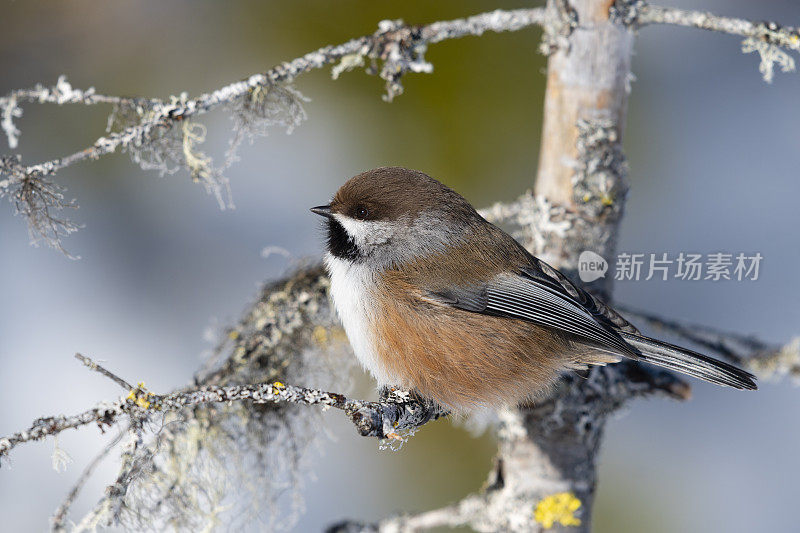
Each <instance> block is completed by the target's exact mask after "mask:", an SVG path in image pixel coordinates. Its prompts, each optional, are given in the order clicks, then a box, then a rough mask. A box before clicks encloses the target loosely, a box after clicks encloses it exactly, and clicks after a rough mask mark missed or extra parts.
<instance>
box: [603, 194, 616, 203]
mask: <svg viewBox="0 0 800 533" xmlns="http://www.w3.org/2000/svg"><path fill="white" fill-rule="evenodd" d="M600 203H602V204H603V205H614V199H613V198H611V197H610V196H608V195H607V194H606V195H603V197H602V198H600Z"/></svg>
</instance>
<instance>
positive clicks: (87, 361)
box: [75, 353, 133, 391]
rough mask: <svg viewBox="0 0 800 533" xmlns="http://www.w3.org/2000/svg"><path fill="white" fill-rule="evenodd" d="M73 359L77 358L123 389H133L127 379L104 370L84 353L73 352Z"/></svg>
mask: <svg viewBox="0 0 800 533" xmlns="http://www.w3.org/2000/svg"><path fill="white" fill-rule="evenodd" d="M75 359H77V360H78V361H80V362H81V363H83V364H84V365H85V366H87V367H89V368H90V369H91V370H94V371H95V372H99V373H100V374H102V375H104V376H105V377H107V378H108V379H110V380H111V381H113V382H114V383H116V384H117V385H119V386H120V387H122V388H123V389H124V390H125V391H130V390H132V389H133V385H131V384H130V383H128V382H127V381H125V380H124V379H122V378H121V377H119V376H118V375H116V374H114V373H113V372H110V371H109V370H106V369H105V368H103V367H102V366H100V365H99V364H97V363H96V362H94V361H93V360H91V359H89V358H88V357H86V356H85V355H82V354H79V353H76V354H75Z"/></svg>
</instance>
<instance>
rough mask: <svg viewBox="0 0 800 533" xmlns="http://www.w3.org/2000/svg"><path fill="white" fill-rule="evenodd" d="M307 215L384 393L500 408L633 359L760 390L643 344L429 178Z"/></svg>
mask: <svg viewBox="0 0 800 533" xmlns="http://www.w3.org/2000/svg"><path fill="white" fill-rule="evenodd" d="M311 211H312V212H313V213H316V214H317V215H321V216H323V217H325V219H326V220H325V223H326V225H325V226H326V227H325V230H326V232H327V239H326V247H327V251H326V253H325V258H324V263H325V266H326V269H327V271H328V274H329V277H330V294H331V297H332V301H333V304H334V307H335V309H336V313H337V314H338V316H339V319H340V320H341V322H342V325H343V326H344V329H345V332H346V334H347V337H348V339H349V341H350V344H351V346H352V348H353V352H354V353H355V356H356V357H357V359H358V360H359V362H360V363H361V365H362V366H363V367H364V368H365V369H366V370H367V371H369V372H370V373H371V374H372V376H373V377H374V378H375V379H376V381H377V383H378V385H379V386H380V387H397V388H401V389H404V390H410V391H413V392H414V393H415V394H418V395H420V396H421V397H423V398H426V399H430V400H433V401H435V402H437V403H438V404H440V405H442V406H444V407H446V408H448V409H451V410H453V411H454V412H465V411H469V410H472V409H476V408H482V407H489V408H501V407H504V406H514V405H519V404H525V403H529V402H535V401H536V400H537V399H539V398H543V397H544V396H546V394H547V393H548V392H549V391H550V390H552V388H553V387H554V385H555V384H556V383H557V382H558V380H559V377H560V376H561V375H563V374H564V373H565V372H570V371H577V370H585V369H587V368H588V367H589V366H593V365H606V364H611V363H617V362H619V361H622V360H624V359H630V360H634V361H642V362H645V363H650V364H653V365H657V366H660V367H663V368H666V369H669V370H673V371H677V372H680V373H683V374H687V375H689V376H693V377H695V378H700V379H703V380H705V381H709V382H711V383H715V384H717V385H724V386H728V387H733V388H736V389H745V390H755V389H757V386H756V383H755V376H753V375H752V374H750V373H749V372H746V371H744V370H741V369H739V368H737V367H735V366H733V365H730V364H728V363H726V362H723V361H719V360H716V359H714V358H711V357H709V356H706V355H703V354H700V353H697V352H695V351H692V350H689V349H686V348H682V347H679V346H676V345H673V344H669V343H667V342H663V341H660V340H656V339H653V338H650V337H647V336H644V335H642V334H641V333H640V332H639V331H638V330H637V329H636V327H634V326H633V325H632V324H631V323H630V322H628V321H627V320H626V319H625V318H623V317H622V316H621V315H620V314H619V313H618V312H616V311H615V310H614V309H613V308H612V307H610V306H609V305H606V304H605V303H603V302H602V301H601V300H599V299H598V298H596V297H594V296H592V295H591V294H589V293H588V292H587V291H586V290H584V289H583V288H581V287H580V286H579V285H578V284H576V283H575V282H573V281H571V280H570V279H569V278H567V276H565V275H564V274H562V273H561V272H559V271H558V270H557V269H555V268H553V267H552V266H550V265H549V264H547V263H546V262H544V261H542V260H541V259H538V258H536V257H535V256H533V255H532V254H531V253H529V252H528V251H527V250H526V249H525V248H524V247H523V246H522V245H521V244H519V243H518V242H517V241H516V240H515V239H514V238H513V237H511V236H510V235H508V234H507V233H505V232H504V231H502V230H501V229H500V228H498V227H497V226H495V225H493V224H491V223H490V222H488V221H487V220H485V219H484V218H483V217H482V216H481V215H480V214H479V213H478V212H477V211H476V210H475V208H474V207H472V205H471V204H470V203H469V202H468V201H467V200H466V199H465V198H464V197H462V196H461V195H460V194H458V193H457V192H455V191H454V190H452V189H450V188H449V187H447V186H445V185H444V184H442V183H440V182H439V181H437V180H435V179H434V178H432V177H430V176H428V175H427V174H425V173H423V172H420V171H416V170H409V169H406V168H401V167H381V168H376V169H373V170H369V171H366V172H363V173H361V174H358V175H357V176H354V177H352V178H350V179H349V180H347V181H346V182H345V183H344V184H343V185H342V186H341V187H340V188H339V190H338V191H337V192H336V193H335V195H334V196H333V199H332V200H331V201H330V203H328V204H327V205H320V206H317V207H313V208H311Z"/></svg>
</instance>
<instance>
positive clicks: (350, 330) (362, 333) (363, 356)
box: [325, 253, 393, 386]
mask: <svg viewBox="0 0 800 533" xmlns="http://www.w3.org/2000/svg"><path fill="white" fill-rule="evenodd" d="M325 265H326V266H327V267H328V273H329V274H330V276H331V296H332V298H333V304H334V306H335V307H336V313H337V314H338V315H339V320H341V321H342V325H343V326H344V330H345V333H347V338H348V339H349V340H350V345H351V346H352V347H353V352H355V355H356V358H358V361H359V362H360V363H361V366H363V367H364V368H365V369H366V370H367V371H369V372H370V373H371V374H372V375H373V376H374V377H375V379H376V380H377V381H378V385H379V386H382V385H391V384H392V381H393V380H392V377H391V376H390V374H389V371H388V369H387V368H386V365H385V364H384V363H383V361H382V360H381V359H380V358H378V356H377V352H376V350H375V337H374V331H375V327H374V324H375V320H376V318H377V317H376V316H375V311H374V310H375V303H376V302H375V297H374V291H375V288H376V287H375V283H376V282H375V276H374V274H373V272H372V271H371V269H369V268H366V267H365V266H363V265H359V264H357V263H352V262H350V261H345V260H343V259H339V258H337V257H334V256H333V255H331V254H330V253H328V254H326V255H325Z"/></svg>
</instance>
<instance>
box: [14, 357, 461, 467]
mask: <svg viewBox="0 0 800 533" xmlns="http://www.w3.org/2000/svg"><path fill="white" fill-rule="evenodd" d="M81 357H83V356H81ZM83 359H84V360H86V361H88V362H89V364H87V366H90V364H91V365H95V363H94V362H93V361H91V359H89V358H87V357H83ZM237 401H248V402H253V403H255V404H264V403H281V402H288V403H294V404H305V405H319V406H321V407H322V408H323V409H327V408H330V407H332V408H334V409H339V410H341V411H344V412H345V413H346V414H347V416H348V417H349V418H350V420H352V421H353V423H354V424H355V426H356V428H357V430H358V432H359V433H360V434H361V435H363V436H365V437H378V438H386V437H389V438H392V437H394V436H395V435H397V432H399V431H403V430H405V429H411V428H415V427H419V426H421V425H423V424H425V423H427V422H428V421H430V420H435V419H437V418H439V417H441V416H444V415H446V414H447V411H446V410H444V409H443V408H441V407H438V406H436V405H435V404H433V403H430V402H425V401H421V400H418V399H416V398H414V397H413V396H412V395H410V394H409V393H407V392H404V391H399V390H398V391H391V392H390V393H389V394H388V395H387V396H386V397H385V398H383V399H382V401H380V402H370V401H365V400H354V399H350V398H347V397H345V396H344V395H342V394H338V393H333V392H326V391H323V390H319V389H310V388H306V387H298V386H295V385H285V384H283V383H281V382H278V381H276V382H271V383H257V384H253V385H235V386H228V387H218V386H206V387H200V388H196V389H187V390H181V391H178V392H174V393H171V394H164V395H158V394H153V393H152V392H149V391H148V390H147V389H146V388H145V387H144V385H143V384H141V383H140V384H139V386H137V387H135V388H132V389H131V390H130V393H129V394H128V396H127V397H126V398H122V399H119V400H116V401H113V402H105V403H101V404H99V405H97V406H95V407H93V408H91V409H88V410H86V411H84V412H82V413H79V414H77V415H72V416H51V417H45V418H39V419H37V420H36V421H34V422H33V424H32V425H31V426H30V427H29V428H28V429H26V430H24V431H20V432H18V433H14V434H13V435H10V436H8V437H4V438H0V456H3V455H7V454H8V453H9V452H10V451H11V450H12V449H13V448H15V447H16V446H18V445H19V444H22V443H25V442H30V441H35V440H41V439H43V438H45V437H49V436H55V435H58V434H59V433H61V432H62V431H65V430H67V429H77V428H79V427H82V426H87V425H97V426H98V427H100V428H101V429H102V428H103V427H105V426H111V425H114V424H116V423H117V422H118V421H119V419H120V418H122V417H126V416H127V417H130V418H133V419H136V420H139V423H140V424H141V423H143V422H144V421H146V420H149V419H150V418H151V416H152V415H153V414H154V413H163V412H166V411H177V410H181V409H185V408H187V407H196V406H199V405H203V404H207V403H225V402H237Z"/></svg>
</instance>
